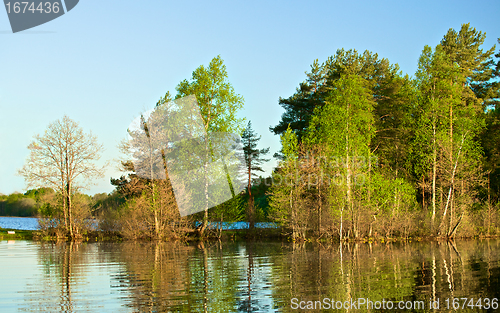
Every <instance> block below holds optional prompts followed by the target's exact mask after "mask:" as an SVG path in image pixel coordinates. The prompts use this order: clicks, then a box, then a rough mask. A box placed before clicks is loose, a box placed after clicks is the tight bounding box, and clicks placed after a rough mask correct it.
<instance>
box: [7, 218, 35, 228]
mask: <svg viewBox="0 0 500 313" xmlns="http://www.w3.org/2000/svg"><path fill="white" fill-rule="evenodd" d="M0 227H1V228H12V229H23V230H37V229H38V219H37V218H35V217H4V216H0Z"/></svg>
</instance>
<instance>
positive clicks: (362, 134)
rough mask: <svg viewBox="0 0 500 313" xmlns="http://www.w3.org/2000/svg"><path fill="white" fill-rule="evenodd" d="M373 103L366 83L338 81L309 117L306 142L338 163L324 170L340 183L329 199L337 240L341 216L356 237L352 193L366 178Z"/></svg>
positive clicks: (351, 77) (354, 78) (355, 79)
mask: <svg viewBox="0 0 500 313" xmlns="http://www.w3.org/2000/svg"><path fill="white" fill-rule="evenodd" d="M373 106H374V101H373V99H372V96H371V93H370V91H369V90H368V88H366V81H365V80H363V79H362V78H360V77H359V76H355V75H346V76H345V77H341V78H340V79H339V80H338V81H336V83H335V84H334V89H333V90H332V91H331V93H330V95H329V96H328V98H327V101H326V105H325V106H324V107H323V108H322V109H321V110H318V111H317V114H316V115H315V116H314V117H313V119H312V123H311V127H310V129H309V133H308V137H307V140H306V142H307V143H310V144H319V145H322V146H324V147H325V150H326V155H327V156H328V157H329V159H331V160H334V159H336V160H340V162H339V164H338V165H339V166H335V165H333V164H328V165H333V166H332V167H333V168H330V169H328V171H330V172H331V174H332V175H331V177H338V178H340V181H339V182H340V183H337V184H330V195H331V196H332V197H334V198H335V200H334V201H333V202H332V204H333V203H335V204H334V206H333V207H332V210H334V209H335V207H336V208H339V210H340V212H339V213H340V227H339V236H340V239H341V240H342V239H343V236H344V232H345V230H344V212H345V211H347V212H348V214H349V215H350V219H351V227H352V232H353V234H354V236H356V237H357V236H358V223H357V221H358V216H359V212H358V208H357V207H356V205H355V199H356V198H359V197H358V196H357V195H355V193H357V194H359V193H360V192H362V191H361V190H360V187H361V186H362V185H364V181H365V180H366V177H367V176H368V172H367V171H368V167H367V166H366V165H367V162H360V160H369V159H370V158H371V150H370V143H371V140H372V138H373V136H374V133H375V127H374V125H373V124H374V119H373Z"/></svg>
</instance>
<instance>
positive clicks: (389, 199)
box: [0, 24, 500, 241]
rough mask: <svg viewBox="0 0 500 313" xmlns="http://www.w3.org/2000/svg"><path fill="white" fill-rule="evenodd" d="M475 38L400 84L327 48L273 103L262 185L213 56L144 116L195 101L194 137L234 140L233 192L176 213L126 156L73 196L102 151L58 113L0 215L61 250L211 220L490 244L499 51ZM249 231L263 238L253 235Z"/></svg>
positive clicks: (94, 170) (433, 58)
mask: <svg viewBox="0 0 500 313" xmlns="http://www.w3.org/2000/svg"><path fill="white" fill-rule="evenodd" d="M485 36H486V35H485V34H484V33H482V32H480V31H477V30H476V29H474V28H472V27H471V26H470V25H469V24H464V25H462V28H461V29H460V30H459V31H456V30H453V29H450V30H449V31H448V32H447V33H446V35H445V36H444V37H443V39H442V40H441V42H440V43H439V44H438V45H437V46H436V47H434V48H431V47H429V46H426V47H424V49H423V51H422V54H421V56H420V59H419V60H418V70H417V72H416V73H415V75H414V76H413V77H410V76H409V75H407V74H403V73H402V72H401V71H400V69H399V67H398V65H397V64H391V63H390V62H389V60H387V59H385V58H379V57H378V55H377V54H376V53H373V52H370V51H365V52H363V53H358V52H357V51H356V50H344V49H340V50H338V51H337V52H336V53H335V54H334V55H333V56H331V57H329V58H328V59H327V60H325V61H324V62H322V63H320V62H319V61H318V60H315V61H313V63H312V65H311V69H310V71H309V72H307V73H306V75H307V78H306V80H305V81H304V82H302V83H300V84H299V87H298V88H297V90H296V92H295V93H294V94H293V95H291V96H289V97H287V98H280V99H279V105H281V106H282V107H283V108H284V110H285V112H284V113H283V115H282V117H281V120H280V121H278V122H277V124H276V125H275V126H271V127H270V131H271V132H273V133H274V134H275V135H278V136H280V138H281V145H282V147H281V149H280V152H278V153H276V154H275V157H276V158H277V159H278V160H279V163H278V166H277V168H275V169H274V171H273V173H272V175H271V176H270V177H259V176H257V174H258V173H262V168H261V165H262V164H263V163H264V162H267V161H268V159H266V155H267V154H268V153H269V148H267V147H260V146H259V139H260V136H259V135H258V134H256V133H255V131H254V130H253V129H252V127H251V122H250V121H245V120H243V119H239V118H237V116H238V111H239V110H240V109H241V108H242V107H243V104H244V99H243V97H242V96H241V95H239V94H237V93H236V91H235V90H234V88H233V87H232V85H231V83H230V82H229V79H228V73H227V70H226V67H225V65H224V63H223V60H222V59H221V57H220V56H217V57H215V58H214V59H213V60H212V61H211V62H210V64H208V66H200V67H199V68H197V69H196V70H195V71H194V72H193V73H192V77H191V79H189V80H183V81H181V82H180V83H179V84H178V86H177V87H176V91H177V94H176V95H175V96H171V95H170V93H169V92H167V93H166V95H165V96H163V97H161V98H160V100H159V101H158V103H157V104H156V108H159V107H160V106H161V105H163V104H165V103H169V102H171V101H174V100H175V99H180V98H183V97H186V96H190V95H195V96H196V100H197V103H198V105H199V108H200V113H201V116H202V118H203V122H204V125H203V127H204V129H205V132H206V133H207V134H211V133H218V132H226V133H235V134H238V135H240V136H241V137H242V138H243V141H242V143H243V153H244V156H243V159H244V161H245V171H244V173H242V175H244V176H245V177H246V188H245V189H244V190H243V191H242V192H240V193H236V194H234V196H233V197H232V198H231V199H230V200H228V201H226V202H224V203H222V204H218V205H216V206H214V207H211V208H210V207H209V205H208V200H207V202H206V204H205V206H204V207H203V208H202V209H201V210H200V212H199V213H197V214H192V215H189V216H181V215H180V214H179V208H178V201H179V199H176V197H175V194H174V191H173V187H172V182H171V181H170V180H169V177H168V172H167V177H166V178H165V179H157V178H154V177H150V178H147V177H143V176H141V175H138V174H137V169H136V168H135V167H134V163H133V162H132V158H131V156H130V155H127V154H125V158H124V160H123V161H122V162H121V167H122V169H123V172H124V175H123V176H121V177H119V178H114V179H111V183H112V185H114V186H115V190H114V191H113V192H112V193H110V194H97V195H94V196H92V197H91V196H87V195H85V194H84V193H83V190H84V188H85V187H86V186H88V184H89V183H91V182H92V180H93V179H95V178H97V177H100V176H101V175H102V173H103V169H104V168H103V167H98V166H97V165H96V164H97V163H96V162H97V161H98V160H99V158H100V154H101V152H102V149H103V147H102V146H101V145H100V144H99V143H98V140H97V138H96V137H95V136H93V135H92V134H91V133H86V132H85V131H84V130H83V129H81V128H80V127H79V126H78V124H77V122H75V121H73V120H71V119H70V118H69V117H66V116H65V117H63V118H62V119H60V120H57V121H55V122H54V123H52V124H50V125H49V126H48V128H47V131H46V132H45V134H44V135H37V136H35V137H34V140H33V142H32V143H31V144H30V145H29V147H28V149H29V150H30V155H29V157H28V159H27V161H26V164H25V166H24V167H23V168H22V169H20V171H19V173H20V174H21V175H22V176H24V177H25V179H26V182H27V185H28V188H30V190H28V191H27V192H26V193H25V194H12V195H9V196H6V195H2V196H0V215H11V216H38V217H40V221H41V222H40V224H41V226H42V231H44V232H45V233H46V235H52V236H55V237H59V238H71V239H82V238H86V237H88V236H89V234H90V233H91V232H92V231H95V230H98V231H99V233H101V234H104V233H106V234H115V235H116V236H120V237H124V238H130V239H154V240H175V239H185V238H188V237H190V236H191V237H196V238H200V237H201V238H208V237H216V238H221V236H223V233H224V231H223V225H226V224H224V223H229V222H241V221H243V222H247V223H248V224H247V225H248V231H247V233H248V236H253V237H255V236H257V237H258V236H266V235H271V234H272V235H273V236H275V235H276V234H279V235H280V236H283V237H286V238H289V239H291V240H309V239H317V240H341V241H342V240H363V239H367V238H381V237H383V238H409V237H440V238H452V237H473V236H498V235H500V201H499V200H500V102H499V98H500V51H497V52H496V53H495V47H491V48H488V49H487V50H483V48H482V44H483V42H484V40H485ZM499 42H500V39H499ZM143 118H144V117H143ZM144 121H146V118H144ZM144 125H146V124H144ZM144 130H146V127H144ZM124 135H126V130H124ZM206 142H207V143H206V145H207V147H208V146H209V145H210V143H209V142H208V141H206ZM165 149H168V147H165ZM123 151H124V152H125V153H129V152H130V149H128V147H127V143H124V144H123ZM207 151H208V150H207ZM165 168H166V167H165ZM207 190H208V189H207V187H206V190H205V192H207ZM185 201H189V200H185ZM259 222H268V223H275V224H273V225H276V227H275V228H271V230H269V231H268V232H266V231H264V230H263V229H262V228H259V227H257V226H256V225H257V223H259ZM228 233H229V232H228Z"/></svg>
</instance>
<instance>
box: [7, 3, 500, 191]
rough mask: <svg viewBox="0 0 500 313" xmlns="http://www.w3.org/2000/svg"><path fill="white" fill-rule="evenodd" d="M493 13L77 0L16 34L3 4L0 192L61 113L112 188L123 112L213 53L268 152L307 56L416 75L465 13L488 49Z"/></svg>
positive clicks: (484, 6)
mask: <svg viewBox="0 0 500 313" xmlns="http://www.w3.org/2000/svg"><path fill="white" fill-rule="evenodd" d="M499 13H500V1H353V2H348V1H332V0H326V1H292V0H286V1H279V0H270V1H256V0H254V1H243V0H231V1H216V0H211V1H206V0H204V1H191V0H185V1H167V0H164V1H159V0H148V1H139V0H135V1H132V0H121V1H103V0H81V1H80V3H79V4H78V5H77V6H76V7H75V8H74V9H73V10H71V11H70V12H68V13H67V14H65V15H64V16H62V17H60V18H58V19H55V20H53V21H51V22H48V23H46V24H43V25H41V26H38V27H36V28H32V29H30V30H27V31H24V32H20V33H16V34H13V33H12V32H11V30H10V24H9V20H8V17H7V13H6V11H5V10H3V9H0V43H1V47H2V49H1V51H0V62H1V63H0V64H1V65H0V193H4V194H9V193H12V192H14V191H20V192H24V191H25V185H24V180H23V178H22V177H20V176H17V175H16V173H17V170H18V169H19V168H21V167H22V165H23V163H24V161H25V159H26V157H27V156H28V149H27V146H28V144H29V143H30V141H31V140H32V138H33V136H34V135H35V134H37V133H43V131H44V130H45V128H46V127H47V126H48V124H50V123H51V122H53V121H55V120H57V119H59V118H61V117H62V116H63V115H68V116H69V117H70V118H72V119H74V120H76V121H77V122H79V123H80V126H81V127H83V129H84V130H85V131H86V132H88V131H92V132H93V133H94V134H95V135H97V136H98V138H99V140H100V142H101V143H102V144H104V146H105V148H106V151H105V153H104V155H103V160H110V161H111V166H110V168H109V169H108V171H107V172H106V176H105V178H104V179H102V180H100V181H97V182H96V186H94V187H92V188H91V189H90V190H87V193H89V194H94V193H98V192H110V191H112V189H113V187H112V186H111V184H110V183H109V179H110V177H115V178H117V177H119V176H120V172H119V171H118V170H117V164H118V162H117V161H116V160H117V159H119V158H120V157H121V155H120V152H119V150H118V148H117V145H118V143H119V142H120V140H122V139H123V138H125V137H126V134H127V133H126V130H127V127H128V125H129V124H130V122H132V120H133V119H134V118H135V117H136V116H137V115H138V114H140V113H141V112H143V111H145V110H146V109H148V108H151V107H152V106H154V104H155V103H156V101H157V100H158V99H159V98H160V96H163V95H164V94H165V92H167V91H170V92H171V93H174V94H175V86H176V85H177V84H178V82H179V81H181V80H182V79H185V78H190V77H191V73H192V72H193V70H194V69H195V68H196V67H198V66H199V65H202V64H204V65H206V64H208V63H209V62H210V60H211V59H212V58H213V57H215V56H217V55H219V54H220V55H221V57H222V59H224V62H225V64H226V66H227V71H228V74H229V81H230V82H231V83H232V85H233V87H234V88H235V91H236V92H237V93H239V94H241V95H242V96H243V97H244V98H245V108H244V110H242V111H241V116H244V117H246V118H247V119H249V120H251V121H252V125H253V128H254V129H255V130H256V132H257V133H258V134H260V135H262V140H261V142H260V143H261V147H268V146H270V147H271V155H272V154H273V153H274V152H276V151H277V150H279V148H280V144H279V138H278V137H277V136H274V135H273V134H272V133H271V132H269V126H274V125H276V124H277V123H278V121H279V120H280V116H281V114H282V113H283V110H282V108H281V107H280V106H279V105H278V99H279V97H285V98H286V97H289V96H291V95H292V94H293V93H294V91H295V88H296V87H297V86H298V85H299V83H300V82H302V81H304V79H305V74H304V72H305V71H308V70H309V68H310V64H311V63H312V62H313V61H314V60H315V59H319V61H320V62H322V61H325V60H326V58H327V57H328V56H331V55H333V54H335V51H336V50H337V49H340V48H345V49H351V48H352V49H357V50H358V51H359V52H362V51H364V50H370V51H372V52H376V53H378V55H379V57H384V58H388V59H389V61H390V62H391V63H398V64H399V65H400V67H401V70H402V71H403V73H408V74H410V75H413V74H414V73H415V71H416V69H417V62H418V57H419V55H420V52H421V51H422V49H423V47H424V46H425V45H430V46H433V47H434V46H435V45H436V44H438V43H439V41H440V40H441V38H442V37H443V36H444V34H445V33H446V32H447V30H448V29H450V28H454V29H456V30H459V29H460V26H461V24H463V23H471V26H472V27H475V28H476V29H477V30H480V31H483V32H486V35H487V39H486V42H485V45H484V46H483V47H484V49H486V48H490V47H491V46H493V45H494V44H495V43H496V39H497V38H498V37H500V19H499V18H498V16H499ZM497 51H498V47H497ZM273 164H274V162H273V163H271V164H269V165H268V169H271V167H272V166H273Z"/></svg>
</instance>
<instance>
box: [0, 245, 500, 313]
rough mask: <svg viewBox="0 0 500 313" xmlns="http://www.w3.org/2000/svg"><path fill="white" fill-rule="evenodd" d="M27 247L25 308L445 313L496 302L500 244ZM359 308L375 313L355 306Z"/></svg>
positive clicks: (477, 309) (474, 308) (67, 310)
mask: <svg viewBox="0 0 500 313" xmlns="http://www.w3.org/2000/svg"><path fill="white" fill-rule="evenodd" d="M0 247H1V246H0ZM34 247H35V249H36V251H37V254H36V263H37V264H38V265H37V266H38V269H39V270H40V273H39V274H37V275H36V276H35V277H33V279H32V280H30V281H29V282H28V284H27V285H26V286H25V290H23V291H22V293H23V294H24V302H23V303H20V304H19V307H21V309H22V310H25V311H59V312H74V311H96V310H99V311H116V310H119V311H131V312H137V311H140V312H163V311H173V312H180V311H182V312H235V311H239V312H269V311H279V312H292V311H297V310H294V306H295V307H296V306H297V305H300V301H303V302H302V306H303V307H304V306H306V305H307V304H308V303H310V304H311V305H316V309H319V307H318V305H319V304H318V302H321V303H322V305H323V306H322V308H323V309H325V308H326V307H325V301H326V302H329V303H330V305H331V303H332V302H331V301H332V300H333V301H334V302H333V303H337V301H340V302H342V303H344V302H346V301H348V302H349V301H351V299H354V300H356V299H359V298H363V299H366V300H367V301H368V300H369V301H372V302H374V303H375V302H377V301H380V302H382V301H385V302H388V301H392V302H394V303H397V302H399V301H405V302H407V301H410V302H412V303H416V302H418V301H423V303H424V309H420V310H418V309H413V311H415V312H417V311H428V310H429V305H430V304H429V302H430V301H433V302H432V303H437V302H436V301H439V310H435V311H449V310H451V309H452V308H450V309H447V308H446V305H447V304H446V299H451V300H450V304H449V305H452V302H451V301H452V299H453V298H463V297H466V298H468V299H470V298H474V299H476V300H475V303H477V302H476V301H477V299H479V298H482V299H486V298H488V299H490V301H491V299H494V298H497V299H499V298H500V241H499V240H484V241H472V240H471V241H458V242H456V243H452V242H419V243H388V244H380V243H372V244H369V243H368V244H357V243H351V244H342V245H338V244H337V245H321V244H305V243H304V244H293V243H282V242H208V243H207V242H204V243H202V242H200V243H195V244H192V245H185V244H181V243H164V242H163V243H159V242H126V243H92V244H85V243H60V244H37V245H35V246H34ZM0 278H1V277H0ZM325 299H327V300H325ZM308 301H311V302H308ZM483 301H484V300H483ZM340 302H339V303H340ZM483 303H484V302H483ZM0 306H1V303H0ZM460 306H462V302H460ZM357 309H358V310H360V311H373V309H371V310H367V309H366V306H361V305H360V304H359V303H358V308H357ZM461 310H462V309H461ZM299 311H301V310H300V309H299ZM377 311H384V309H383V308H382V309H380V310H377ZM410 311H411V310H410ZM462 311H471V312H472V311H475V312H477V311H480V309H479V308H478V307H467V306H466V307H464V309H463V310H462ZM489 311H491V310H489Z"/></svg>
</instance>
